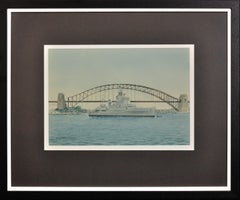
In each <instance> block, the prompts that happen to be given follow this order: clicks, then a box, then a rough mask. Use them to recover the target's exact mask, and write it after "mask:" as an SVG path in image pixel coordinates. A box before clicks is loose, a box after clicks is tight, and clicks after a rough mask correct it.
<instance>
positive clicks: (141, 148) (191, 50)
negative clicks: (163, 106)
mask: <svg viewBox="0 0 240 200" xmlns="http://www.w3.org/2000/svg"><path fill="white" fill-rule="evenodd" d="M123 48H124V49H143V48H145V49H148V48H151V49H153V48H156V49H159V48H162V49H164V48H175V49H176V48H188V49H189V83H190V84H189V85H190V133H189V134H190V144H189V145H151V146H150V145H121V146H118V145H112V146H111V145H108V146H106V145H105V146H104V145H92V146H90V145H84V146H81V145H72V146H71V145H59V146H58V145H55V146H54V145H49V124H48V123H49V115H48V113H49V111H48V110H49V109H48V101H49V98H48V50H49V49H123ZM44 123H45V124H44V150H64V151H67V150H71V151H73V150H76V151H77V150H81V151H84V150H86V151H99V150H101V151H108V150H112V151H136V150H137V151H191V150H194V45H193V44H169V45H167V44H164V45H161V44H159V45H152V44H144V45H136V44H135V45H129V44H128V45H124V44H122V45H113V44H111V45H44Z"/></svg>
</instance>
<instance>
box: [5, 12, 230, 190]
mask: <svg viewBox="0 0 240 200" xmlns="http://www.w3.org/2000/svg"><path fill="white" fill-rule="evenodd" d="M14 12H225V13H227V35H228V36H227V41H228V44H227V54H228V60H227V68H228V70H227V73H228V75H227V77H228V80H227V82H228V83H227V84H228V87H227V88H228V97H227V102H228V103H227V109H228V112H227V125H228V128H227V186H219V187H211V186H201V187H16V186H12V182H11V179H12V177H11V172H12V171H11V15H12V13H14ZM7 102H8V104H7V169H8V171H7V189H8V191H230V190H231V184H230V183H231V9H229V8H221V9H215V8H213V9H212V8H211V9H202V8H201V9H191V8H189V9H7Z"/></svg>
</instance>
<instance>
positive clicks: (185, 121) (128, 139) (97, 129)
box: [49, 113, 190, 146]
mask: <svg viewBox="0 0 240 200" xmlns="http://www.w3.org/2000/svg"><path fill="white" fill-rule="evenodd" d="M189 142H190V115H189V113H165V114H162V115H161V116H160V117H157V118H152V117H89V116H88V114H87V113H85V114H81V115H49V144H50V145H80V146H85V145H189Z"/></svg>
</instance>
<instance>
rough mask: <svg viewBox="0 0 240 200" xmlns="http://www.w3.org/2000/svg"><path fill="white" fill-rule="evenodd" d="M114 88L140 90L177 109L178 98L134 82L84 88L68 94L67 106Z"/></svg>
mask: <svg viewBox="0 0 240 200" xmlns="http://www.w3.org/2000/svg"><path fill="white" fill-rule="evenodd" d="M114 89H124V90H135V91H138V92H142V93H145V94H148V95H151V96H154V97H156V98H158V99H160V100H162V101H164V102H165V103H167V104H169V105H170V106H171V107H172V108H173V109H174V110H176V111H179V109H178V103H179V99H178V98H176V97H173V96H171V95H169V94H167V93H165V92H163V91H161V90H157V89H154V88H150V87H147V86H143V85H136V84H106V85H100V86H97V87H94V88H91V89H89V90H85V91H83V92H81V93H78V94H75V95H72V96H69V97H68V98H67V100H68V107H76V106H77V105H78V104H79V103H81V102H82V101H83V100H84V99H86V98H87V97H89V96H91V95H94V94H96V93H99V92H102V91H106V90H114Z"/></svg>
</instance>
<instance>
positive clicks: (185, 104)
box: [178, 94, 190, 112]
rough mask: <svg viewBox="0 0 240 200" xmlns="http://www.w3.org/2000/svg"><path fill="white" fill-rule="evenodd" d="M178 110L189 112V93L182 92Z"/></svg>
mask: <svg viewBox="0 0 240 200" xmlns="http://www.w3.org/2000/svg"><path fill="white" fill-rule="evenodd" d="M178 110H179V112H189V111H190V109H189V100H188V95H186V94H181V95H180V97H179V103H178Z"/></svg>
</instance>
